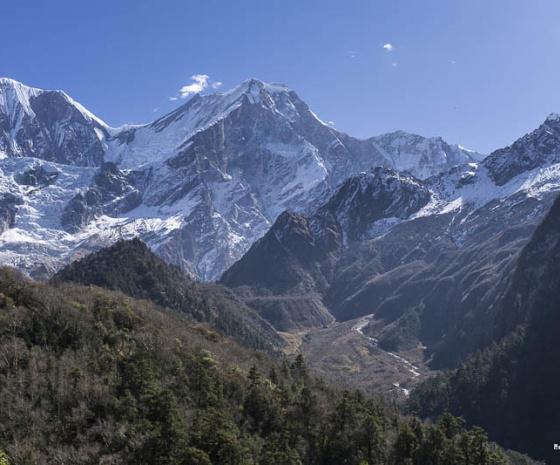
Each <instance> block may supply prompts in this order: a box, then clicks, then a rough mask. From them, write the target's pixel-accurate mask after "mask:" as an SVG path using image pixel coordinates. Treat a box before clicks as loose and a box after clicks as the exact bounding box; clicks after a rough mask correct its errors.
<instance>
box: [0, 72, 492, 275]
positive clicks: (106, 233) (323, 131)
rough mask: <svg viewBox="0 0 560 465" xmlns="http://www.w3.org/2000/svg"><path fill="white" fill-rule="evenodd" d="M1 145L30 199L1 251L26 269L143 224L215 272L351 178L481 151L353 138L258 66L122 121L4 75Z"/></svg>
mask: <svg viewBox="0 0 560 465" xmlns="http://www.w3.org/2000/svg"><path fill="white" fill-rule="evenodd" d="M0 158H2V159H3V162H2V166H1V170H2V172H1V173H0V192H4V193H11V194H13V195H16V196H17V197H18V198H21V199H22V200H23V202H24V204H23V205H24V207H25V208H20V213H19V214H18V217H17V218H16V221H15V223H13V222H12V223H10V225H11V227H12V229H13V233H11V234H8V233H5V234H4V235H3V236H2V237H0V245H1V246H2V252H0V260H2V262H3V263H10V264H12V265H15V266H18V267H19V268H22V269H24V270H27V272H30V273H31V272H33V269H34V267H35V266H36V265H37V264H38V263H41V264H45V263H47V264H48V268H56V267H58V266H60V264H61V263H62V262H64V261H66V260H70V259H71V258H73V257H75V256H76V254H79V253H80V251H81V250H84V249H87V250H95V249H96V248H98V247H100V246H106V245H109V244H111V243H112V242H114V241H115V240H118V239H120V238H130V237H135V236H139V237H141V238H142V239H143V240H145V241H146V242H147V243H148V244H149V245H150V247H151V248H152V249H153V250H154V251H155V252H156V253H157V254H159V255H160V256H161V257H163V258H165V259H166V260H168V261H170V262H172V263H174V264H176V265H178V266H180V267H181V268H182V269H183V270H185V271H187V272H189V273H190V274H192V275H194V276H196V277H198V278H200V279H203V280H212V279H216V278H217V277H219V276H220V275H221V273H222V272H223V271H224V270H225V269H227V268H228V267H229V266H231V265H232V264H233V263H234V262H235V261H236V260H237V259H239V258H240V257H241V256H242V255H243V254H244V253H245V252H246V251H247V250H248V249H249V248H250V246H251V245H252V244H253V243H254V242H255V241H256V240H257V239H258V238H260V237H262V236H263V235H264V234H265V232H266V231H267V230H268V228H269V227H270V226H271V224H272V223H273V222H274V221H275V219H276V218H277V216H278V215H279V214H280V213H281V212H282V211H284V210H291V211H295V212H299V213H303V212H305V211H307V210H308V209H309V208H310V206H311V205H313V204H315V203H317V199H318V198H327V197H328V196H329V195H330V194H331V193H332V192H333V190H334V189H335V188H336V187H337V186H338V185H340V184H341V183H342V182H343V181H344V180H345V179H347V178H348V177H351V176H356V175H357V174H358V173H360V172H362V171H365V170H368V169H370V168H371V167H374V166H380V165H383V166H386V167H389V168H391V169H397V170H402V169H406V170H408V171H410V172H411V173H413V174H414V175H416V176H417V177H420V178H424V177H427V176H431V175H434V174H437V173H439V172H441V171H446V170H448V169H449V168H451V167H452V166H455V165H456V164H457V163H464V162H473V161H477V160H479V159H481V158H482V156H481V155H480V154H477V153H475V152H471V151H468V150H466V149H462V148H460V147H459V146H451V145H448V144H446V143H445V142H444V141H442V140H441V139H439V138H431V139H429V138H424V137H421V136H415V135H411V134H407V133H404V132H397V133H393V134H387V135H384V136H379V137H374V138H371V139H368V140H359V139H355V138H352V137H350V136H348V135H346V134H343V133H340V132H338V131H336V130H335V129H333V128H332V127H330V126H328V125H326V124H324V123H323V122H322V121H321V120H319V119H318V118H317V116H316V115H315V114H314V113H313V112H312V111H311V110H310V109H309V107H308V106H307V105H306V104H305V103H304V102H303V101H302V100H301V99H300V98H299V97H298V96H297V94H296V93H295V92H293V91H292V90H291V89H289V88H288V87H286V86H285V85H282V84H266V83H263V82H261V81H258V80H255V79H250V80H248V81H246V82H244V83H242V84H241V85H239V86H238V87H236V88H234V89H232V90H230V91H228V92H225V93H216V94H211V95H206V96H200V95H197V96H195V97H193V98H192V99H191V100H189V101H188V102H187V103H185V104H184V105H183V106H181V107H179V108H177V109H176V110H175V111H173V112H171V113H170V114H168V115H166V116H164V117H163V118H160V119H158V120H157V121H154V122H153V123H151V124H147V125H144V126H128V127H121V128H117V129H115V128H110V127H108V126H107V125H106V124H105V123H103V122H102V121H101V120H99V119H98V118H96V117H95V116H93V115H92V114H91V113H89V112H88V111H87V110H86V109H85V108H84V107H82V106H81V105H80V104H78V103H77V102H75V101H73V100H72V99H71V98H70V97H68V96H67V95H66V94H65V93H64V92H60V91H43V90H40V89H33V88H30V87H26V86H24V85H23V84H20V83H18V82H16V81H13V80H10V79H2V80H0ZM6 224H7V223H6ZM22 250H25V254H23V255H22V252H21V251H22Z"/></svg>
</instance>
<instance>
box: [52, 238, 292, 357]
mask: <svg viewBox="0 0 560 465" xmlns="http://www.w3.org/2000/svg"><path fill="white" fill-rule="evenodd" d="M51 282H52V283H53V284H56V283H61V282H74V283H78V284H83V285H88V286H89V285H94V286H99V287H103V288H106V289H111V290H115V291H121V292H123V293H125V294H127V295H129V296H131V297H134V298H136V299H148V300H151V301H152V302H154V303H156V304H158V305H161V306H162V307H168V308H172V309H174V310H177V311H179V312H182V313H185V314H187V315H190V316H191V317H192V318H194V319H195V320H197V321H201V322H202V321H203V322H207V323H211V324H212V325H213V326H214V327H215V328H217V329H218V330H220V331H222V332H224V333H225V334H228V335H230V336H232V337H234V338H235V339H237V340H238V341H239V342H241V343H242V344H244V345H246V346H248V347H255V348H258V349H267V350H273V349H274V348H275V347H279V346H282V344H283V340H282V338H281V337H280V336H279V335H278V334H277V333H276V331H274V329H273V328H272V326H270V324H269V323H268V322H266V321H265V320H263V319H262V318H261V317H260V316H259V315H257V313H256V312H255V311H254V310H251V309H249V308H248V307H246V306H245V305H244V304H243V303H241V302H240V301H239V299H237V298H236V297H235V296H234V294H233V293H232V292H231V291H230V290H229V289H227V288H226V287H223V286H220V285H216V284H212V283H204V284H202V283H197V282H194V281H193V280H191V279H189V278H188V277H187V276H186V275H185V274H184V273H183V272H182V271H181V270H180V269H179V268H177V267H176V266H173V265H170V264H168V263H166V262H165V261H163V260H162V259H161V258H159V257H157V256H156V255H154V254H153V253H152V252H151V251H150V249H149V248H148V247H147V246H146V244H144V243H143V242H142V241H140V240H139V239H132V240H130V241H119V242H117V243H116V244H114V245H113V246H111V247H107V248H106V249H102V250H100V251H99V252H96V253H93V254H90V255H88V256H86V257H84V258H83V259H81V260H79V261H75V262H73V263H71V264H70V265H68V266H67V267H65V268H63V269H61V270H60V271H59V272H58V273H57V274H56V275H55V276H54V277H53V278H52V280H51Z"/></svg>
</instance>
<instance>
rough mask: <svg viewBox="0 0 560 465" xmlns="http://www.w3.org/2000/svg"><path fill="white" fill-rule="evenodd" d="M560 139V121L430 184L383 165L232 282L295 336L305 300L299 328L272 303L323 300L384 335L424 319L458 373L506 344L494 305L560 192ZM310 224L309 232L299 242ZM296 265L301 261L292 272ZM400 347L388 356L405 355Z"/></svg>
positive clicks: (278, 235) (274, 234)
mask: <svg viewBox="0 0 560 465" xmlns="http://www.w3.org/2000/svg"><path fill="white" fill-rule="evenodd" d="M559 135H560V120H559V119H558V118H557V117H556V116H554V115H553V116H551V117H549V118H547V120H546V121H545V122H544V123H543V124H542V125H541V126H540V127H539V128H538V129H537V130H535V131H534V132H532V133H531V134H529V135H527V136H524V137H523V138H522V139H520V141H517V142H516V143H514V144H513V145H512V146H511V147H508V148H506V149H502V150H498V151H496V152H494V153H493V154H491V155H490V156H489V157H488V158H487V159H486V160H484V161H483V162H482V163H480V164H476V163H470V164H466V165H462V166H459V167H456V168H452V169H451V170H449V171H448V172H446V173H444V174H440V175H437V176H434V177H431V178H429V179H426V180H423V181H421V180H418V179H415V178H414V177H412V176H403V175H402V174H399V173H396V172H393V171H391V170H388V169H379V168H378V169H376V170H372V171H369V172H367V173H364V174H362V175H360V176H359V177H358V178H351V179H349V180H348V181H347V182H346V183H344V184H343V185H342V186H341V187H340V188H339V189H338V191H337V192H336V193H335V194H334V195H333V196H332V197H331V198H330V200H328V201H327V202H325V203H324V205H322V206H320V207H319V208H317V209H316V210H315V211H314V212H311V213H310V214H308V215H305V216H300V215H296V214H293V213H286V214H284V215H283V216H281V217H280V219H279V220H278V221H277V222H276V224H275V225H274V226H273V227H272V229H271V231H270V232H269V233H267V234H266V235H265V236H264V237H263V238H262V239H261V240H260V241H258V242H257V243H256V244H255V245H254V246H253V247H252V248H251V250H250V251H249V252H248V253H247V254H246V255H245V256H244V257H243V259H241V260H240V261H239V262H238V263H236V264H235V265H234V266H233V267H232V268H231V269H230V270H228V271H227V272H226V273H225V274H224V275H223V277H222V282H223V283H225V284H226V285H228V286H230V287H232V288H236V289H238V292H239V294H240V295H243V296H244V298H245V299H246V301H247V302H248V303H249V305H252V306H253V307H254V308H255V309H257V310H258V311H259V312H260V313H261V314H262V315H263V316H265V317H267V318H269V321H271V322H272V323H273V324H276V325H278V322H277V320H276V319H275V317H276V316H277V315H279V314H282V315H283V320H282V321H284V323H283V324H284V325H285V324H288V326H291V328H299V327H301V324H300V322H301V318H300V317H299V315H300V314H309V312H306V310H305V309H304V308H303V305H304V300H302V302H301V306H300V307H299V309H298V314H297V315H298V317H297V318H296V319H292V320H290V318H289V315H287V316H286V315H285V309H284V308H283V307H282V306H281V305H277V304H276V307H275V308H272V309H271V305H272V304H271V303H270V302H274V303H276V302H280V303H281V302H282V299H283V297H284V296H290V298H291V299H294V298H296V297H297V296H301V298H302V299H305V298H306V297H307V296H309V295H314V296H315V300H314V306H315V307H316V306H321V308H322V309H323V312H324V314H325V315H327V316H328V315H331V316H334V317H335V318H336V319H338V320H348V319H352V318H356V317H359V316H363V315H369V314H375V319H374V320H373V322H372V324H370V328H369V332H370V334H371V335H374V336H383V335H384V334H387V333H388V331H387V330H386V328H388V327H389V326H390V325H393V326H394V325H395V324H396V323H397V322H398V321H399V319H400V318H401V317H402V316H403V315H404V314H405V313H406V312H410V311H413V312H416V313H417V314H418V317H419V320H420V325H419V327H418V334H415V335H414V336H415V337H417V338H418V339H419V340H420V341H421V342H422V343H423V344H424V345H426V346H427V347H428V350H427V357H428V358H429V357H433V360H432V365H433V366H434V367H441V366H449V365H453V364H455V363H456V362H457V361H458V360H461V359H462V358H463V357H465V356H466V355H468V354H469V353H471V352H473V351H474V350H476V349H478V348H481V347H485V346H486V345H488V344H490V343H491V342H492V341H493V340H495V337H496V335H495V333H494V330H493V329H492V328H493V325H492V322H493V320H494V318H495V316H496V312H497V309H496V308H495V303H496V302H497V301H499V299H500V298H501V295H502V294H503V292H504V290H505V289H507V286H508V283H509V282H510V280H511V279H512V273H513V270H514V269H515V266H516V263H517V260H518V257H519V251H520V250H521V248H522V247H523V245H525V244H526V243H527V241H528V239H529V238H530V236H531V234H532V232H533V231H534V229H535V227H536V225H537V224H538V223H539V221H540V220H541V219H542V218H543V216H544V215H545V214H546V213H547V211H548V210H549V208H550V206H551V205H552V202H553V200H554V198H555V197H556V195H557V192H558V189H559V188H560V182H559V181H560V165H559V164H558V163H557V162H558V159H557V157H558V153H559V152H560V144H558V137H559ZM554 147H556V148H554ZM535 160H536V161H535ZM506 173H508V174H507V175H506ZM286 216H293V217H294V218H297V221H290V222H286V221H283V220H282V219H283V218H285V217H286ZM326 219H328V221H326ZM302 225H305V226H306V228H307V230H306V234H303V235H302V234H300V235H297V236H295V232H294V231H299V230H301V229H302ZM294 237H297V239H298V240H297V241H296V240H294ZM327 237H330V238H336V240H331V241H326V240H325V238H327ZM303 240H305V241H306V243H305V244H304V245H303V244H302V241H303ZM324 243H327V244H329V245H330V247H329V248H325V246H324V245H323V244H324ZM269 251H274V252H275V253H269ZM277 251H282V253H279V252H277ZM286 257H294V259H293V260H291V261H289V266H286V262H287V258H286ZM265 268H266V269H267V271H266V272H265ZM270 270H274V271H270ZM296 277H297V279H296ZM290 279H291V280H292V281H290ZM279 283H283V285H279ZM302 283H305V285H302ZM263 296H266V298H267V299H268V301H267V302H266V309H265V310H266V311H265V310H263V305H262V300H263ZM270 315H272V316H270ZM286 322H288V323H286ZM320 323H321V321H314V320H313V319H309V320H308V321H307V322H306V324H307V325H309V326H317V324H320ZM384 330H385V331H384ZM392 334H394V331H393V332H392ZM389 339H391V344H393V345H392V346H391V347H387V348H389V349H391V350H398V349H399V348H401V347H399V341H395V340H394V338H388V340H389ZM383 342H384V341H383V340H380V343H381V344H383ZM402 342H403V343H405V342H406V341H402Z"/></svg>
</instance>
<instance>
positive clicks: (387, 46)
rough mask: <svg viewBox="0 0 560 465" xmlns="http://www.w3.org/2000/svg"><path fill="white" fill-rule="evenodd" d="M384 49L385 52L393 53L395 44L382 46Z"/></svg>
mask: <svg viewBox="0 0 560 465" xmlns="http://www.w3.org/2000/svg"><path fill="white" fill-rule="evenodd" d="M382 47H383V48H384V49H385V50H387V51H388V52H391V51H393V44H389V43H387V44H384V45H382Z"/></svg>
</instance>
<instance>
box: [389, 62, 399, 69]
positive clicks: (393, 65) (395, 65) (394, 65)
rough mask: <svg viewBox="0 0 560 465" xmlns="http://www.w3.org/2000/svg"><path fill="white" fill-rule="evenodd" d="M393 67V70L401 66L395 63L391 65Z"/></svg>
mask: <svg viewBox="0 0 560 465" xmlns="http://www.w3.org/2000/svg"><path fill="white" fill-rule="evenodd" d="M391 66H392V67H393V68H396V67H397V66H399V64H398V63H396V62H395V63H391Z"/></svg>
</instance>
